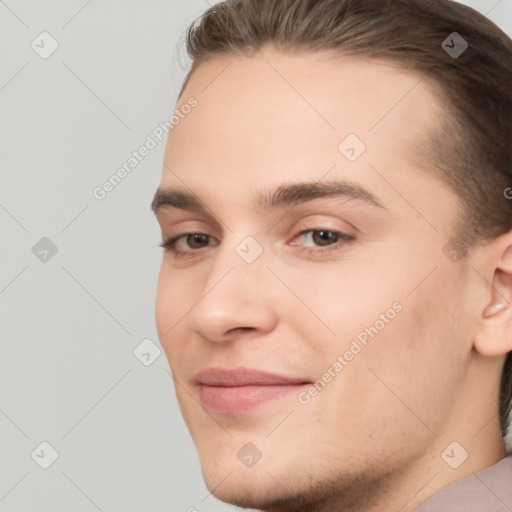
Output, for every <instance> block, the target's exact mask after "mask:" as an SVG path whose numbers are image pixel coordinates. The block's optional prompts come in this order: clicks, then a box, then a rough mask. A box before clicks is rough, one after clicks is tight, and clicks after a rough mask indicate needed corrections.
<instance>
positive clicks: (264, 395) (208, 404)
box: [195, 367, 311, 414]
mask: <svg viewBox="0 0 512 512" xmlns="http://www.w3.org/2000/svg"><path fill="white" fill-rule="evenodd" d="M195 383H196V385H197V387H198V388H199V397H200V399H201V403H202V404H203V405H204V407H205V408H206V409H208V410H209V411H211V412H214V413H218V414H239V413H243V412H246V411H250V410H252V409H255V408H257V407H258V406H260V405H263V404H264V403H266V402H269V401H271V400H278V399H282V398H284V397H286V396H287V395H290V394H291V393H294V392H295V393H298V392H299V391H300V390H301V389H302V388H304V387H306V386H309V385H311V382H310V381H307V380H305V379H303V378H291V377H285V376H282V375H277V374H274V373H268V372H263V371H260V370H255V369H250V368H243V367H240V368H235V369H231V370H228V369H222V368H206V369H205V370H202V371H201V372H199V373H198V374H197V375H196V377H195Z"/></svg>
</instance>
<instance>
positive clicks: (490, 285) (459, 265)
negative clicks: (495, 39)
mask: <svg viewBox="0 0 512 512" xmlns="http://www.w3.org/2000/svg"><path fill="white" fill-rule="evenodd" d="M226 66H227V67H226ZM420 78H421V77H419V76H418V75H416V74H414V73H412V72H409V71H405V70H403V69H401V68H399V67H397V66H396V65H392V64H390V63H385V62H383V61H380V62H378V61H368V60H363V59H352V58H347V57H344V58H337V59H334V58H332V56H329V55H328V54H324V53H315V54H305V53H295V54H283V53H280V52H279V51H277V50H274V49H272V48H264V49H263V50H261V51H260V52H258V53H256V54H255V55H253V56H250V57H244V56H232V55H228V56H222V57H215V58H214V59H212V60H210V61H208V62H205V63H203V64H202V65H201V66H199V68H198V69H197V70H196V72H195V73H194V74H193V75H192V77H191V79H190V81H189V83H188V85H187V87H186V89H185V90H184V91H183V94H182V96H181V98H180V100H179V104H178V106H177V107H178V108H180V105H183V104H184V103H185V102H186V101H187V99H188V98H189V97H190V96H194V97H195V98H196V99H197V101H198V106H197V107H196V108H195V109H193V111H192V112H191V113H190V114H189V115H188V116H187V117H186V118H185V119H184V120H182V122H181V123H180V124H179V125H177V126H176V127H175V128H173V129H172V130H171V132H170V134H169V138H168V143H167V148H166V153H165V165H164V168H163V173H162V180H161V184H160V187H162V188H167V187H173V188H180V189H181V190H185V191H188V192H193V193H194V194H195V195H196V196H197V197H199V198H200V200H201V201H202V202H203V203H204V204H205V205H207V207H208V209H209V210H208V214H204V213H198V212H194V211H184V210H181V209H178V208H172V207H162V208H159V209H158V210H157V219H158V222H159V225H160V227H161V231H162V238H163V239H168V238H171V237H174V236H179V235H182V234H185V233H203V234H205V235H208V236H209V237H210V238H208V237H207V238H206V242H205V241H204V239H203V242H202V244H201V243H200V244H198V243H196V244H194V240H190V238H187V237H183V238H181V239H180V241H179V242H178V245H177V248H178V249H179V250H180V251H184V253H185V255H181V256H178V257H177V256H176V255H174V254H173V253H172V251H170V250H168V251H165V252H164V255H163V260H162V267H161V271H160V275H159V280H158V289H157V297H156V322H157V328H158V332H159V336H160V340H161V343H162V346H163V348H164V350H165V353H166V356H167V358H168V362H169V365H170V367H171V371H172V373H173V376H174V379H175V389H176V396H177V399H178V402H179V406H180V409H181V412H182V414H183V418H184V420H185V422H186V424H187V426H188V429H189V431H190V434H191V436H192V438H193V440H194V443H195V445H196V447H197V450H198V453H199V457H200V463H201V468H202V472H203V475H204V478H205V481H206V484H207V486H208V488H209V490H210V491H211V492H212V494H213V495H214V496H216V497H217V498H219V499H220V500H223V501H226V502H229V503H233V504H238V505H239V506H242V507H248V508H257V509H261V510H267V511H288V510H289V511H291V510H294V511H301V510H304V511H306V510H308V511H324V510H340V511H341V510H343V511H354V512H355V511H358V512H370V511H372V512H373V511H379V512H388V511H389V512H391V511H394V512H396V511H397V510H400V511H401V512H407V511H413V510H415V509H416V508H417V507H418V506H419V505H420V504H421V503H422V502H423V501H425V500H426V499H427V498H428V497H429V496H432V495H433V494H435V493H436V492H437V491H439V490H440V489H441V488H443V487H445V486H446V485H448V484H449V483H451V482H453V481H455V480H458V479H459V478H462V477H464V476H467V475H469V474H471V473H472V472H476V471H479V470H481V469H484V468H486V467H488V466H490V465H492V464H494V463H496V462H497V461H499V460H500V459H501V458H502V457H503V456H504V448H503V444H502V440H501V437H500V433H499V422H498V417H497V410H498V409H497V407H498V405H497V398H498V383H499V375H500V372H501V368H502V366H503V362H504V357H505V356H504V355H505V354H506V353H507V352H508V351H509V350H512V342H511V341H510V340H512V332H511V329H512V327H511V325H512V315H511V312H510V307H508V302H509V301H510V299H511V298H512V297H511V285H510V282H512V280H511V273H512V249H511V244H512V235H511V234H505V235H503V236H501V237H499V238H497V239H495V240H493V241H492V242H490V243H487V244H482V245H481V246H479V247H478V248H476V249H475V250H473V251H471V253H470V255H469V256H468V257H467V258H465V259H463V260H460V261H458V262H453V261H452V260H450V259H449V258H448V257H447V256H446V255H445V252H443V250H442V249H443V247H445V246H446V244H447V243H448V241H449V240H450V239H451V238H452V237H453V226H454V222H455V213H456V211H457V206H458V204H459V203H458V201H459V198H458V197H457V195H456V193H455V192H454V191H452V190H450V189H448V188H447V187H446V186H445V185H443V184H442V183H441V182H440V181H439V180H438V179H436V178H434V177H433V176H431V175H429V174H428V173H426V172H424V171H423V170H420V169H419V167H417V166H415V164H414V158H413V156H414V155H413V149H412V148H413V143H414V141H415V140H417V139H418V138H419V139H421V137H422V134H423V131H424V130H425V129H426V127H428V126H436V119H438V118H439V104H438V101H437V98H436V97H435V96H434V94H433V92H432V91H431V89H430V87H429V85H428V83H427V81H426V80H423V81H421V82H420ZM406 93H407V94H406ZM351 133H353V134H357V136H358V137H359V138H360V139H361V140H362V141H364V143H365V145H366V151H365V152H364V153H363V154H362V155H361V156H359V158H358V159H357V160H356V161H354V162H350V161H348V160H347V159H346V158H345V156H344V155H343V154H341V152H340V151H339V149H338V145H339V144H340V142H341V141H342V140H343V139H344V138H345V137H346V136H347V135H348V134H351ZM335 179H345V180H349V181H351V182H352V183H356V184H359V185H361V186H364V187H365V188H366V189H368V190H370V191H371V192H372V193H373V194H374V195H375V196H376V197H377V198H378V200H379V202H380V203H381V204H382V205H383V206H384V208H378V207H376V206H374V205H371V204H368V203H367V202H365V201H362V200H360V199H347V198H343V197H334V198H333V197H330V198H320V199H316V200H314V201H311V202H307V203H299V204H297V205H295V206H294V207H293V208H292V207H289V206H288V207H284V208H277V209H275V210H272V211H265V212H263V211H261V210H259V209H258V208H257V206H256V203H255V194H256V192H260V191H264V190H265V191H266V190H272V189H275V188H276V187H278V186H279V185H281V184H283V183H289V182H294V183H295V182H298V181H301V182H302V181H313V182H319V181H320V182H324V181H329V180H335ZM322 228H323V229H324V230H329V229H330V230H332V231H335V232H343V233H347V234H349V235H351V236H353V237H354V238H355V239H354V240H353V241H352V242H350V243H346V242H343V241H336V239H335V240H334V241H331V242H330V244H331V247H332V246H334V245H336V246H337V250H333V251H330V252H325V253H322V252H320V251H319V252H317V253H308V252H307V251H308V250H318V249H320V250H321V249H322V248H323V249H325V248H329V247H323V246H322V245H320V244H322V240H321V239H320V241H319V237H318V236H313V233H312V232H309V234H305V235H300V232H302V231H304V230H312V231H314V230H322ZM314 233H317V231H314ZM247 236H252V237H253V238H254V239H255V240H257V242H258V243H259V244H260V246H261V248H262V249H263V253H262V254H261V256H259V258H258V259H256V261H254V262H253V263H250V264H249V263H246V262H245V261H244V260H243V259H242V258H241V257H240V256H239V255H238V254H237V252H236V248H237V247H238V246H239V244H240V243H241V242H242V241H243V240H244V239H245V238H246V237H247ZM325 245H327V243H326V244H325ZM194 251H195V252H194ZM228 271H229V272H228ZM396 302H398V303H399V304H400V305H401V306H402V308H403V309H402V310H401V311H400V312H399V313H397V314H396V316H395V318H393V319H392V320H390V321H389V322H388V323H386V324H385V327H384V328H383V329H382V330H380V331H379V333H378V335H377V336H375V338H373V339H369V342H368V344H367V346H365V347H364V349H363V350H361V351H360V352H359V353H358V354H357V356H355V357H354V358H353V359H352V360H351V361H350V362H349V363H348V364H347V365H346V366H345V367H344V368H343V370H342V372H341V373H339V374H337V375H336V377H335V378H333V379H332V380H331V382H329V383H328V384H327V385H326V386H325V388H324V389H322V390H321V391H320V392H319V393H318V394H317V395H316V396H315V397H313V398H311V401H310V402H309V403H308V404H306V405H303V404H301V403H299V401H298V398H297V395H296V394H294V393H292V394H291V395H287V396H286V397H284V398H281V399H279V400H274V401H270V402H266V403H265V404H262V405H260V406H259V407H257V408H255V409H252V410H250V411H248V412H244V413H240V414H220V413H212V412H211V411H208V410H207V409H205V407H204V406H203V404H202V403H201V401H200V398H199V393H198V389H197V387H196V386H195V385H194V376H195V375H196V373H197V372H198V371H200V370H202V369H204V368H206V367H210V366H217V367H223V368H236V367H239V366H245V367H249V368H257V369H260V370H265V371H269V372H273V373H277V374H280V375H285V376H289V377H301V378H304V380H308V381H312V382H314V381H316V380H317V379H319V378H321V376H322V375H323V374H324V373H325V372H326V371H327V369H328V368H329V367H332V365H333V363H334V362H335V361H336V360H337V357H338V355H340V354H344V353H345V351H347V350H348V349H349V348H350V344H351V342H352V340H353V339H354V338H355V337H356V336H357V334H358V333H360V332H361V331H363V330H364V329H365V328H366V327H370V326H372V325H374V324H375V322H376V321H377V320H378V319H379V316H380V315H381V314H382V313H385V312H386V310H388V309H389V308H391V307H392V305H393V304H394V303H396ZM499 303H504V304H505V306H506V307H505V308H504V309H502V310H501V311H500V312H498V313H496V314H494V315H492V316H490V317H486V312H487V313H488V312H489V311H490V309H489V308H490V306H492V305H493V304H499ZM454 441H456V442H457V443H459V445H460V446H461V447H463V448H464V450H465V451H466V452H468V458H467V459H466V460H465V461H464V462H463V463H462V464H461V465H460V466H459V467H458V468H457V469H452V467H450V466H449V465H448V464H447V463H446V462H445V460H443V458H442V457H441V454H442V453H443V451H444V450H445V449H446V448H447V447H448V446H449V445H450V444H451V443H452V442H454ZM248 442H251V443H253V444H254V445H255V446H256V447H257V448H258V450H259V451H260V452H261V454H262V458H261V459H260V460H259V461H258V462H257V463H256V464H255V465H254V466H253V467H250V468H249V467H246V466H245V465H244V464H242V463H241V461H240V460H239V458H238V457H237V452H238V451H239V450H240V449H241V447H242V446H244V445H245V444H246V443H248ZM455 456H456V457H460V456H461V455H460V452H457V453H456V455H455Z"/></svg>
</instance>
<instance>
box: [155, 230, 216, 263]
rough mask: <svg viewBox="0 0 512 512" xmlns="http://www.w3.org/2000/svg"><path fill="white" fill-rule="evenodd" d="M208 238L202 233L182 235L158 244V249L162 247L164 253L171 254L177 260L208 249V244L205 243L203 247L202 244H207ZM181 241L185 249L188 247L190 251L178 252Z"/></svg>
mask: <svg viewBox="0 0 512 512" xmlns="http://www.w3.org/2000/svg"><path fill="white" fill-rule="evenodd" d="M210 238H211V236H209V235H206V234H204V233H185V234H183V235H179V236H175V237H174V238H170V239H168V240H164V241H163V242H162V243H161V244H160V247H163V248H164V249H165V250H166V251H170V252H172V253H173V254H174V255H175V256H176V257H177V258H179V257H183V256H188V255H189V254H191V253H194V252H197V251H198V249H203V248H204V247H208V243H206V245H205V243H204V242H205V241H206V242H208V239H210ZM182 239H183V240H184V244H185V249H186V246H187V245H188V247H189V248H191V249H192V250H191V251H186V250H180V248H179V242H180V240H182ZM189 244H190V245H189Z"/></svg>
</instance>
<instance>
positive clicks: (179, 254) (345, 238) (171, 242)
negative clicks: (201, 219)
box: [159, 228, 355, 258]
mask: <svg viewBox="0 0 512 512" xmlns="http://www.w3.org/2000/svg"><path fill="white" fill-rule="evenodd" d="M320 232H327V233H330V234H332V235H335V237H337V238H339V240H338V242H335V243H334V244H332V245H328V246H325V247H323V248H320V249H314V248H311V247H305V248H304V247H303V248H302V249H300V250H301V251H302V252H306V253H308V254H313V255H317V254H320V255H322V254H326V253H330V252H333V251H339V250H341V249H342V248H343V247H344V246H346V245H347V244H349V243H350V242H352V241H354V240H355V238H354V237H353V236H350V235H347V234H346V233H343V232H341V231H333V230H331V229H327V228H317V229H305V230H304V231H301V232H300V233H298V234H297V235H295V236H294V239H295V238H297V237H299V236H302V235H304V234H306V233H320ZM193 235H203V236H207V237H209V238H212V237H211V236H210V235H207V234H206V233H182V234H181V235H178V236H175V237H173V238H169V239H168V240H164V241H163V242H162V243H160V244H159V247H162V248H163V249H164V250H165V251H169V252H171V253H173V254H174V257H175V258H186V257H193V256H194V255H195V254H194V253H198V252H200V251H201V250H202V249H204V248H202V249H195V250H194V249H192V250H191V251H190V252H183V251H179V250H177V249H176V243H177V242H178V240H180V239H181V238H186V237H188V236H193ZM292 245H295V244H292Z"/></svg>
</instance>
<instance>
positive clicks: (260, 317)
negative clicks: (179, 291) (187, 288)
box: [187, 245, 277, 342]
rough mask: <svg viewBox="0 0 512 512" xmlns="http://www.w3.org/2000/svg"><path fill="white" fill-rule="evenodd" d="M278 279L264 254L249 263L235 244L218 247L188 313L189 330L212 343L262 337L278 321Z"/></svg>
mask: <svg viewBox="0 0 512 512" xmlns="http://www.w3.org/2000/svg"><path fill="white" fill-rule="evenodd" d="M275 290H276V282H275V278H274V276H273V274H272V272H270V270H269V269H268V268H267V266H266V258H265V254H264V253H263V254H262V255H261V256H260V257H259V258H258V259H257V260H256V261H254V262H252V263H246V262H245V261H244V260H243V259H242V258H241V257H240V256H239V255H238V254H237V253H236V251H235V247H234V246H233V245H231V246H229V247H228V246H227V245H226V246H225V247H223V248H219V250H218V252H217V254H216V255H215V262H214V263H213V264H212V266H211V269H210V272H209V274H208V278H207V280H206V282H205V283H204V287H203V288H202V293H201V295H200V296H199V297H197V298H196V304H195V306H194V307H193V308H192V310H191V311H190V313H189V314H188V315H187V318H188V320H187V322H188V326H189V328H190V329H192V330H193V331H195V332H197V333H199V334H200V335H201V336H203V337H204V338H206V339H207V340H208V341H211V342H229V341H233V340H235V339H238V338H239V337H240V336H241V335H243V336H255V335H256V336H260V335H264V334H267V333H269V332H271V331H272V330H273V329H274V328H275V326H276V324H277V312H276V308H275V305H276V300H275V298H276V297H275Z"/></svg>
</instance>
